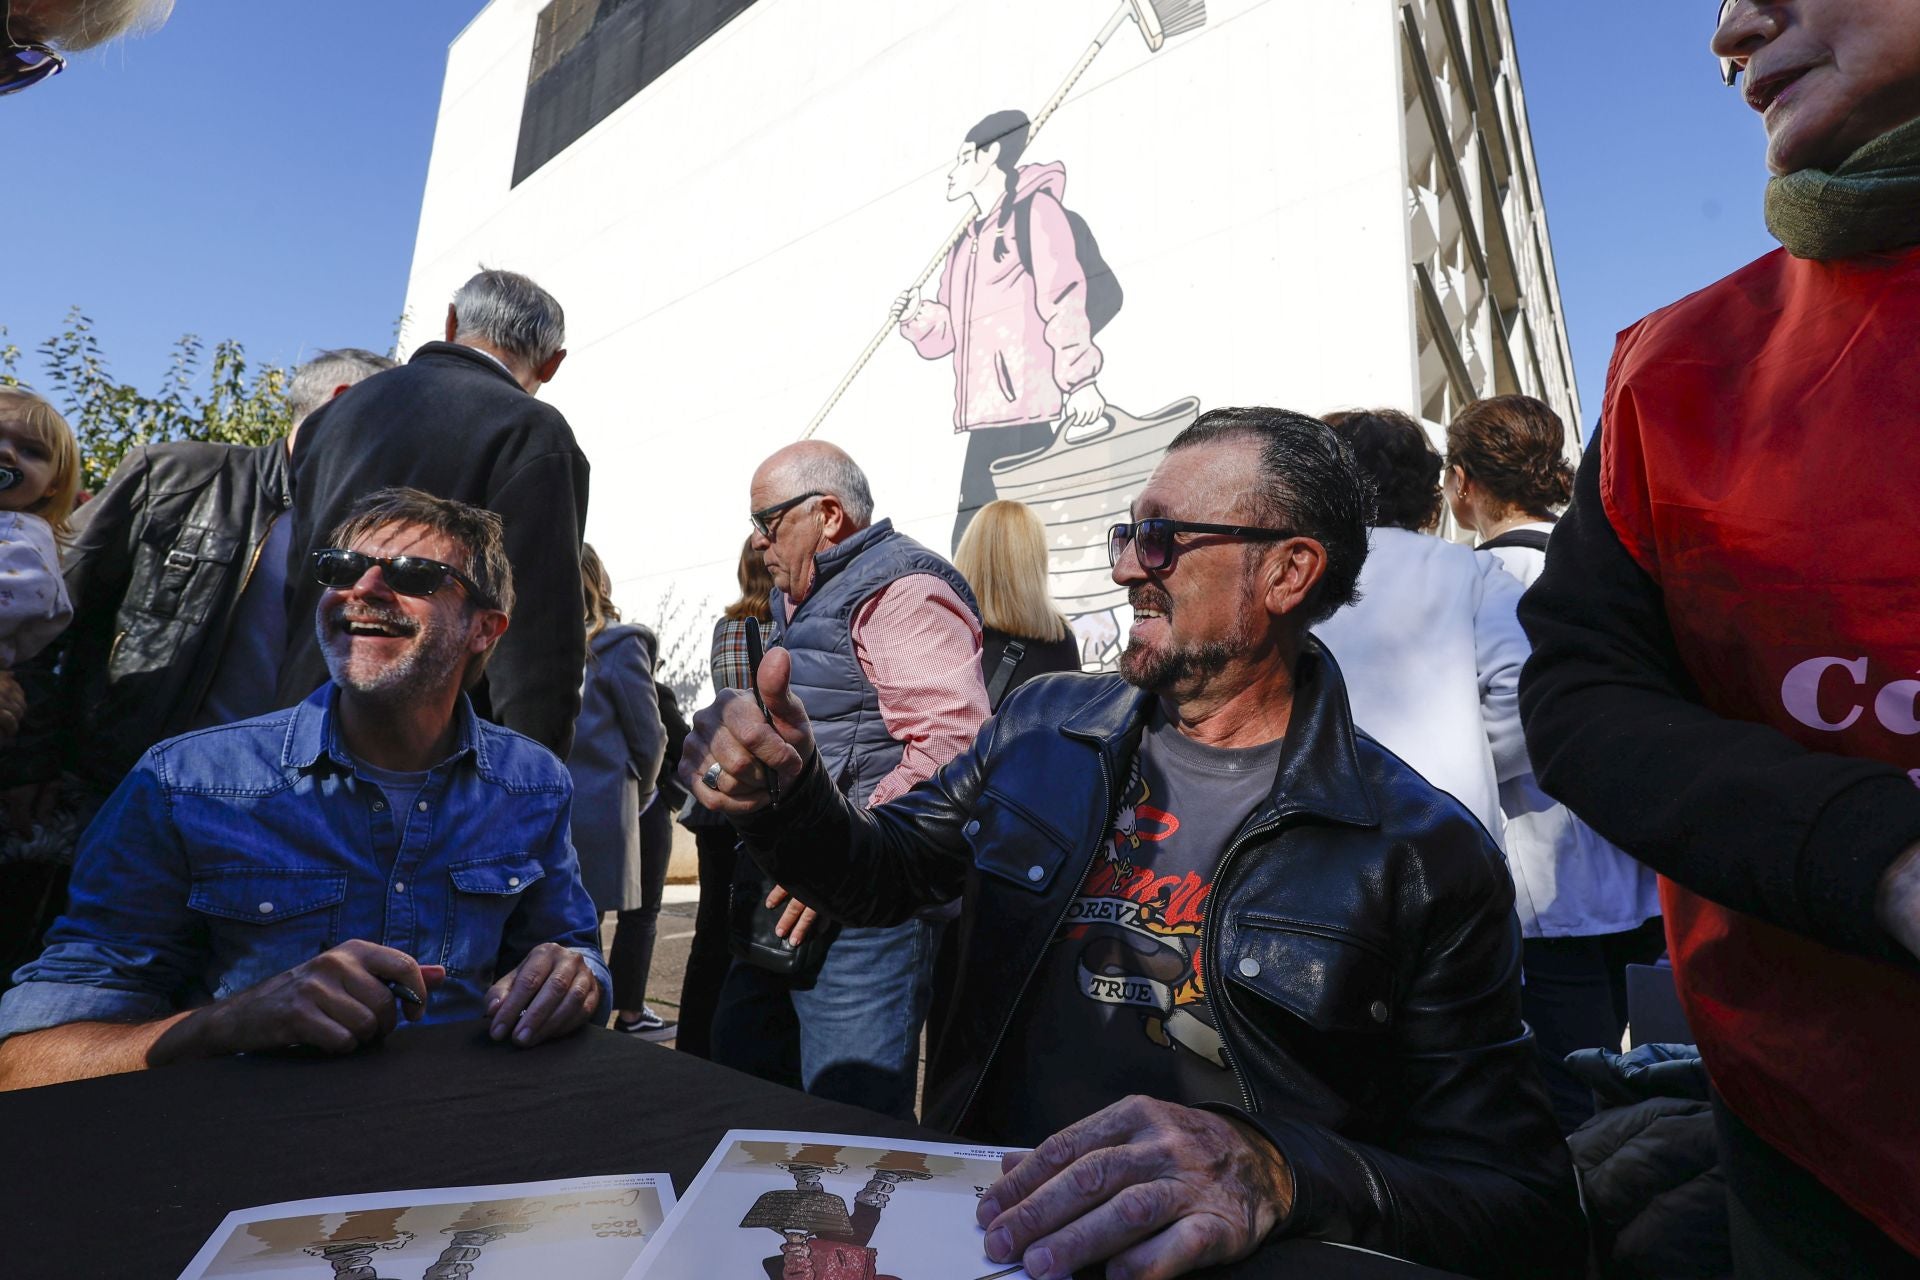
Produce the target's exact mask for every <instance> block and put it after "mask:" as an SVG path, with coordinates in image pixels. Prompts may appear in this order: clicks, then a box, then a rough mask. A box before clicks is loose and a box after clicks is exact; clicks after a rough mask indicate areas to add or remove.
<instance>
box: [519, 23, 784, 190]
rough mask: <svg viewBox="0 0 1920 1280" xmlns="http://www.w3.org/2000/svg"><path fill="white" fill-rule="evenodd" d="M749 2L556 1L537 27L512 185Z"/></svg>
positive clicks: (564, 147)
mask: <svg viewBox="0 0 1920 1280" xmlns="http://www.w3.org/2000/svg"><path fill="white" fill-rule="evenodd" d="M753 3H754V0H553V2H552V3H551V4H549V5H547V7H546V8H544V9H542V10H541V11H540V16H539V17H538V18H537V19H536V20H535V21H536V22H537V23H538V26H537V27H536V29H535V32H534V39H533V63H532V66H530V67H529V68H528V71H527V101H526V106H525V108H524V109H523V110H522V111H521V113H520V145H519V149H518V150H517V151H516V153H515V155H514V160H513V182H514V185H515V186H518V185H519V184H520V182H521V181H522V180H523V179H525V178H526V177H527V175H528V174H530V173H532V172H533V171H534V170H536V169H538V168H539V167H540V166H541V165H543V164H545V163H546V162H547V161H549V160H551V159H553V157H555V156H557V155H559V154H560V153H561V152H562V151H564V150H566V149H567V148H568V147H569V146H571V145H572V144H573V142H574V140H575V139H577V138H579V137H580V135H581V134H583V133H585V132H586V131H587V130H589V129H591V128H593V126H594V125H596V124H598V123H600V122H601V121H602V120H604V119H606V118H607V116H609V115H610V114H612V113H613V111H614V109H615V108H616V107H618V106H619V105H620V104H621V103H623V102H625V101H626V100H627V99H629V98H631V97H632V96H633V95H634V94H636V93H638V92H640V91H641V90H642V89H644V88H646V87H647V86H648V85H649V84H652V83H653V81H654V80H655V79H657V78H658V77H659V76H660V75H661V74H662V73H663V72H665V71H666V70H667V69H668V68H669V67H671V66H673V64H674V63H676V62H678V61H680V59H682V58H684V57H686V56H687V54H689V53H691V52H692V51H693V50H694V49H695V48H697V47H698V46H699V45H700V43H701V42H702V41H703V40H705V39H706V38H707V37H708V36H710V35H712V34H713V33H714V32H716V31H718V30H719V29H720V28H721V27H724V26H726V25H727V23H729V22H731V21H732V20H733V18H734V17H735V16H736V15H737V14H739V13H741V12H742V11H744V10H746V9H747V8H749V7H751V6H752V5H753Z"/></svg>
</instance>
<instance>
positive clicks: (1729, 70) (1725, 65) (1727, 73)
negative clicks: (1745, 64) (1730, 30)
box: [1713, 0, 1740, 89]
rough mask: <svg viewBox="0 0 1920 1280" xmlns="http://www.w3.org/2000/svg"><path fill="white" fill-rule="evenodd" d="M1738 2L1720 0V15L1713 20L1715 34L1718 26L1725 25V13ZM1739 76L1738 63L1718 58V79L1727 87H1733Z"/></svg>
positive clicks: (1730, 11)
mask: <svg viewBox="0 0 1920 1280" xmlns="http://www.w3.org/2000/svg"><path fill="white" fill-rule="evenodd" d="M1739 3H1740V0H1720V16H1719V17H1718V18H1715V19H1714V22H1713V29H1714V32H1715V33H1716V34H1718V33H1719V30H1720V28H1722V27H1724V26H1726V25H1727V15H1728V14H1730V13H1732V12H1733V7H1734V6H1735V5H1736V4H1739ZM1739 78H1740V64H1739V63H1737V62H1735V61H1734V60H1733V59H1732V58H1722V59H1720V79H1721V80H1722V81H1724V82H1725V83H1726V86H1727V88H1729V89H1731V88H1733V82H1734V81H1736V80H1738V79H1739Z"/></svg>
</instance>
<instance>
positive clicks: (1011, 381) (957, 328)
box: [805, 0, 1206, 666]
mask: <svg viewBox="0 0 1920 1280" xmlns="http://www.w3.org/2000/svg"><path fill="white" fill-rule="evenodd" d="M1129 21H1131V22H1132V23H1133V24H1134V25H1135V27H1137V29H1138V30H1139V32H1140V34H1141V36H1142V38H1143V39H1144V40H1145V41H1146V44H1147V48H1148V50H1149V52H1157V51H1158V50H1159V49H1160V48H1161V47H1162V46H1163V45H1164V43H1165V41H1166V40H1167V39H1168V38H1169V37H1171V36H1175V35H1180V34H1183V33H1185V32H1188V31H1193V30H1196V29H1198V28H1199V27H1201V26H1202V25H1204V23H1205V22H1206V6H1205V3H1204V0H1125V2H1124V3H1122V4H1121V5H1120V7H1119V8H1118V9H1117V10H1116V11H1115V12H1114V14H1113V16H1112V17H1111V18H1109V19H1108V21H1107V23H1106V25H1105V26H1104V27H1103V28H1102V29H1101V31H1100V33H1099V34H1098V35H1097V36H1096V37H1095V39H1094V41H1093V43H1092V44H1091V45H1090V46H1089V47H1088V49H1087V51H1086V52H1085V53H1084V54H1083V55H1082V56H1081V59H1080V61H1079V63H1078V64H1077V65H1076V66H1075V67H1074V69H1073V70H1072V71H1071V72H1070V73H1069V74H1068V76H1067V78H1066V80H1065V81H1064V82H1063V83H1062V84H1061V86H1060V88H1059V89H1058V90H1056V91H1055V93H1054V95H1053V97H1052V98H1051V99H1049V100H1048V102H1047V104H1046V105H1045V106H1044V107H1043V108H1042V109H1041V111H1040V112H1039V114H1038V115H1036V116H1034V117H1033V118H1032V119H1029V118H1028V117H1027V116H1026V115H1025V114H1024V113H1022V112H1020V111H1016V110H1002V111H995V112H993V113H991V114H989V115H987V116H985V117H984V118H982V119H981V120H980V121H979V123H978V124H976V125H975V126H974V127H973V128H972V129H970V130H969V131H968V132H967V134H966V136H965V138H964V139H963V140H962V142H961V144H960V147H959V150H958V153H957V155H956V157H955V160H954V163H953V166H952V168H951V169H950V170H949V171H948V173H947V199H948V200H950V201H954V202H959V203H963V204H965V205H966V206H967V210H968V212H967V214H966V216H965V217H964V218H963V219H962V220H961V222H960V225H959V226H957V227H956V228H955V229H954V231H953V232H952V234H950V235H949V236H948V237H947V239H946V240H945V241H943V247H942V248H941V250H940V252H939V253H938V254H937V255H936V256H935V257H934V259H933V261H932V262H931V263H930V264H929V265H928V267H927V269H926V270H925V271H923V272H922V273H921V274H920V276H919V278H918V279H916V280H915V281H914V282H913V283H912V284H911V285H909V286H908V287H907V288H906V289H905V290H903V291H902V292H901V293H900V294H899V295H898V296H897V297H896V298H895V299H894V301H893V305H892V307H891V308H890V309H889V311H888V314H887V324H886V326H885V327H884V328H883V329H882V330H881V333H880V334H879V335H877V336H876V339H875V340H874V341H873V342H870V343H869V344H868V346H867V348H866V350H865V351H863V352H862V353H861V356H860V358H859V359H858V360H857V361H856V362H855V363H854V365H853V368H852V369H851V370H849V371H848V373H847V375H846V377H845V378H843V379H842V380H841V383H840V386H839V387H838V388H837V389H836V390H835V391H834V393H833V395H832V396H830V397H829V398H828V400H827V402H826V404H825V406H824V407H822V409H821V410H820V412H819V413H818V414H817V415H816V416H815V418H814V420H813V422H812V424H810V425H809V426H808V428H807V430H806V433H805V434H806V435H809V436H810V435H812V434H813V432H814V431H815V430H816V429H817V428H818V427H819V425H820V423H821V421H822V420H824V419H825V417H826V416H827V414H829V413H830V412H831V411H832V409H833V406H834V405H835V404H836V403H838V402H839V400H840V397H841V396H842V395H843V394H845V392H846V389H847V387H848V386H849V385H851V383H852V382H853V380H854V378H856V377H857V376H858V375H859V373H860V370H861V369H862V368H864V367H865V366H866V363H867V361H868V360H870V359H871V358H872V356H873V354H874V352H875V351H876V350H877V349H878V348H879V346H880V343H881V341H882V340H883V339H884V338H885V336H886V334H887V333H888V332H889V331H893V330H896V329H897V331H898V332H899V334H900V335H901V337H903V338H904V339H906V341H907V342H909V343H911V344H912V346H913V348H914V350H915V351H916V352H918V353H919V355H920V356H921V358H923V359H925V360H945V359H949V358H950V359H951V361H952V365H953V387H954V409H953V429H954V430H955V431H957V432H959V433H961V434H964V435H965V436H966V437H967V448H966V456H965V460H964V462H963V463H962V467H961V476H960V493H959V497H958V500H957V502H956V504H955V513H954V523H953V546H954V547H955V548H957V547H958V546H959V543H960V535H961V534H963V533H964V532H965V531H966V528H967V525H968V524H969V523H970V522H971V521H972V519H973V516H974V514H975V513H976V512H978V511H979V509H980V508H981V507H983V506H985V505H986V504H987V503H989V502H992V501H994V500H995V499H996V498H1011V499H1014V500H1016V501H1019V502H1024V503H1026V504H1028V505H1029V506H1031V507H1033V508H1034V509H1035V510H1036V511H1037V512H1038V513H1039V514H1040V517H1041V520H1042V523H1043V524H1045V526H1046V528H1047V538H1048V577H1049V588H1050V590H1051V593H1052V595H1053V597H1054V599H1055V600H1056V601H1057V602H1058V603H1059V605H1060V607H1061V609H1062V611H1063V612H1064V613H1065V614H1066V615H1067V618H1068V621H1069V623H1070V624H1071V626H1072V628H1073V631H1074V634H1075V636H1076V637H1077V639H1078V641H1079V644H1080V650H1081V657H1082V660H1083V661H1084V662H1085V663H1087V664H1089V665H1099V666H1111V665H1112V664H1113V662H1114V661H1115V660H1116V659H1117V657H1118V655H1119V641H1120V617H1119V614H1118V609H1119V608H1120V606H1122V605H1123V604H1124V602H1125V598H1126V593H1125V591H1124V590H1122V589H1121V588H1119V587H1116V586H1115V585H1114V583H1113V581H1112V577H1111V574H1110V571H1109V569H1110V567H1109V565H1108V563H1107V555H1106V543H1107V529H1108V526H1109V525H1111V524H1112V523H1114V522H1115V521H1118V520H1124V519H1125V518H1126V515H1127V511H1128V508H1129V506H1130V504H1131V503H1132V500H1133V495H1134V493H1135V492H1136V491H1137V490H1138V488H1139V486H1140V485H1141V484H1142V483H1143V482H1144V481H1145V480H1146V478H1147V477H1148V476H1149V475H1151V474H1152V471H1153V468H1154V465H1155V464H1156V463H1157V462H1158V460H1159V458H1160V455H1161V454H1162V453H1163V452H1165V450H1166V446H1167V445H1168V444H1169V443H1170V442H1171V441H1172V440H1173V438H1174V437H1175V436H1176V435H1178V434H1179V433H1180V431H1181V430H1183V429H1184V428H1185V427H1186V426H1188V425H1189V424H1190V423H1192V422H1193V420H1194V419H1195V418H1196V417H1198V416H1199V409H1200V404H1199V400H1198V398H1197V397H1192V396H1188V397H1184V398H1181V399H1178V400H1175V401H1174V402H1172V403H1170V404H1168V405H1166V406H1165V407H1163V408H1161V409H1158V410H1155V411H1153V412H1151V413H1149V414H1146V415H1144V416H1136V415H1134V414H1132V413H1129V412H1127V411H1126V410H1124V409H1122V408H1120V407H1119V406H1117V405H1115V404H1114V403H1113V402H1112V401H1111V400H1109V399H1108V398H1107V396H1106V394H1105V392H1104V391H1103V390H1102V389H1101V386H1100V381H1099V380H1100V378H1101V375H1102V372H1103V366H1104V357H1103V355H1102V353H1101V351H1100V348H1099V347H1098V346H1097V345H1096V344H1095V342H1094V337H1095V335H1096V334H1097V333H1099V331H1100V330H1101V329H1103V328H1105V327H1106V325H1107V324H1108V322H1110V321H1111V320H1113V319H1114V318H1115V317H1116V316H1117V315H1118V314H1119V313H1120V311H1121V309H1122V307H1123V305H1124V301H1125V293H1124V290H1123V289H1122V288H1121V286H1120V281H1119V279H1118V278H1117V277H1116V275H1115V274H1114V272H1113V269H1112V268H1111V267H1109V266H1108V265H1107V261H1106V258H1105V257H1104V256H1103V254H1102V252H1101V249H1100V245H1099V242H1098V240H1097V239H1096V238H1095V236H1094V234H1093V231H1092V228H1091V227H1090V225H1089V224H1088V222H1087V220H1086V219H1085V218H1084V217H1082V216H1081V215H1080V213H1079V212H1077V211H1075V210H1073V209H1071V208H1069V207H1068V206H1067V204H1066V191H1067V170H1066V165H1065V164H1064V163H1062V162H1058V161H1056V162H1052V163H1022V160H1023V158H1024V157H1025V156H1026V154H1027V153H1028V151H1029V149H1030V148H1031V146H1032V143H1033V139H1034V137H1035V136H1036V135H1037V134H1038V133H1039V131H1040V129H1041V127H1042V126H1043V125H1044V124H1045V123H1046V122H1047V120H1048V119H1049V118H1050V117H1051V116H1052V115H1053V113H1054V112H1055V111H1056V110H1057V109H1058V108H1059V106H1060V104H1061V103H1062V102H1064V101H1065V100H1066V96H1067V94H1068V92H1069V91H1070V90H1071V89H1072V88H1073V86H1074V84H1075V83H1076V82H1078V80H1079V79H1080V77H1081V76H1082V75H1083V74H1084V73H1085V72H1086V70H1087V68H1088V67H1089V66H1091V65H1092V63H1093V60H1094V59H1095V58H1096V57H1097V56H1098V55H1099V53H1100V51H1101V50H1102V49H1103V48H1104V47H1106V45H1107V43H1108V42H1109V41H1110V40H1111V39H1112V38H1113V36H1114V35H1115V33H1116V32H1117V31H1118V30H1119V28H1120V27H1121V26H1122V25H1124V24H1125V23H1127V22H1129ZM936 271H938V272H939V286H938V291H937V293H936V294H935V295H934V296H933V297H932V298H927V297H924V296H923V295H922V292H921V291H922V289H923V288H924V286H925V285H926V283H927V282H928V280H929V279H930V278H931V277H932V276H933V275H934V273H935V272H936Z"/></svg>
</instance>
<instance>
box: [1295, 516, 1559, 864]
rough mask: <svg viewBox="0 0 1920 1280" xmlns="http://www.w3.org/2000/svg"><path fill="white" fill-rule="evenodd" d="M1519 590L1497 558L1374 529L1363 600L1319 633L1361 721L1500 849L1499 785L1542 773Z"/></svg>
mask: <svg viewBox="0 0 1920 1280" xmlns="http://www.w3.org/2000/svg"><path fill="white" fill-rule="evenodd" d="M1520 592H1521V588H1520V583H1519V582H1518V581H1517V580H1516V579H1514V578H1513V577H1511V576H1510V575H1508V574H1507V573H1506V572H1505V571H1504V570H1502V569H1501V568H1500V564H1499V562H1498V561H1496V560H1495V559H1494V558H1493V556H1492V554H1491V553H1476V552H1474V551H1471V550H1469V549H1468V548H1466V547H1463V546H1460V545H1459V544H1458V543H1453V542H1448V541H1446V540H1444V539H1442V538H1434V537H1429V536H1427V535H1426V534H1422V533H1410V532H1408V531H1407V530H1405V529H1385V528H1382V529H1375V530H1373V531H1372V536H1371V538H1370V539H1369V550H1368V552H1367V563H1366V565H1365V567H1364V568H1362V569H1361V571H1360V600H1359V602H1358V603H1357V604H1352V605H1349V606H1347V607H1346V608H1344V609H1342V610H1340V611H1339V612H1338V613H1336V614H1334V616H1333V617H1331V618H1329V619H1327V621H1325V622H1323V623H1321V624H1320V625H1319V626H1318V627H1316V628H1314V633H1315V634H1316V635H1318V636H1319V637H1320V639H1321V641H1322V642H1323V643H1324V644H1325V645H1326V646H1327V647H1328V648H1329V649H1331V650H1332V651H1333V656H1334V659H1335V661H1337V662H1338V663H1339V664H1340V671H1341V674H1342V675H1344V676H1345V677H1346V683H1347V697H1348V699H1349V701H1351V703H1352V704H1353V720H1354V723H1355V724H1356V725H1358V726H1359V727H1360V728H1361V729H1363V730H1365V731H1366V732H1367V733H1368V734H1369V735H1370V736H1371V737H1373V738H1374V739H1375V740H1376V741H1378V742H1379V743H1380V744H1381V745H1382V746H1384V747H1386V748H1387V749H1388V750H1389V751H1391V752H1393V753H1394V754H1395V755H1397V756H1399V757H1400V758H1401V759H1402V760H1405V761H1406V762H1407V763H1408V764H1410V765H1412V766H1413V767H1414V769H1416V770H1417V771H1419V773H1420V774H1421V775H1422V776H1423V777H1425V778H1426V780H1427V781H1428V782H1431V783H1432V784H1433V785H1434V786H1436V787H1438V788H1440V790H1442V791H1445V792H1448V793H1449V794H1451V795H1452V796H1453V797H1454V798H1455V799H1457V800H1459V801H1460V803H1461V804H1463V805H1465V806H1466V807H1467V809H1468V811H1469V812H1471V813H1472V814H1473V815H1474V816H1475V817H1477V818H1479V819H1480V822H1481V824H1482V825H1484V826H1485V827H1486V829H1487V830H1488V832H1489V833H1491V834H1492V835H1493V837H1494V839H1495V840H1501V838H1502V830H1503V828H1504V826H1505V823H1504V821H1503V819H1502V817H1501V812H1500V796H1499V788H1500V784H1501V783H1503V782H1506V781H1508V780H1509V779H1512V778H1517V777H1521V776H1523V775H1527V774H1530V773H1531V770H1532V766H1531V765H1530V764H1529V763H1528V762H1527V748H1526V742H1525V740H1524V738H1523V737H1522V736H1521V732H1520V668H1521V666H1523V665H1524V664H1525V663H1526V660H1527V654H1528V647H1527V637H1526V633H1525V632H1523V631H1521V629H1520V620H1519V618H1518V617H1517V616H1516V614H1515V612H1514V609H1515V606H1516V605H1517V604H1518V603H1519V601H1520ZM1502 847H1503V848H1504V847H1505V846H1504V844H1503V845H1502Z"/></svg>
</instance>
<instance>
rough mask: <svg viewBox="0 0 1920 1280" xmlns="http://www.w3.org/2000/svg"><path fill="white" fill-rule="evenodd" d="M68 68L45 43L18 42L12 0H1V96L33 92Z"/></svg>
mask: <svg viewBox="0 0 1920 1280" xmlns="http://www.w3.org/2000/svg"><path fill="white" fill-rule="evenodd" d="M66 65H67V60H66V59H65V58H63V57H61V56H60V55H59V54H57V53H55V52H54V51H53V50H52V49H51V48H49V47H48V46H46V45H44V44H37V43H31V42H28V41H23V40H15V39H14V38H13V3H12V0H0V96H5V95H6V94H9V93H18V92H20V91H21V90H22V89H30V88H32V87H33V86H34V85H36V84H39V83H40V82H41V81H42V80H45V79H46V78H47V77H48V76H52V75H58V74H59V73H60V72H61V71H63V70H65V69H66Z"/></svg>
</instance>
